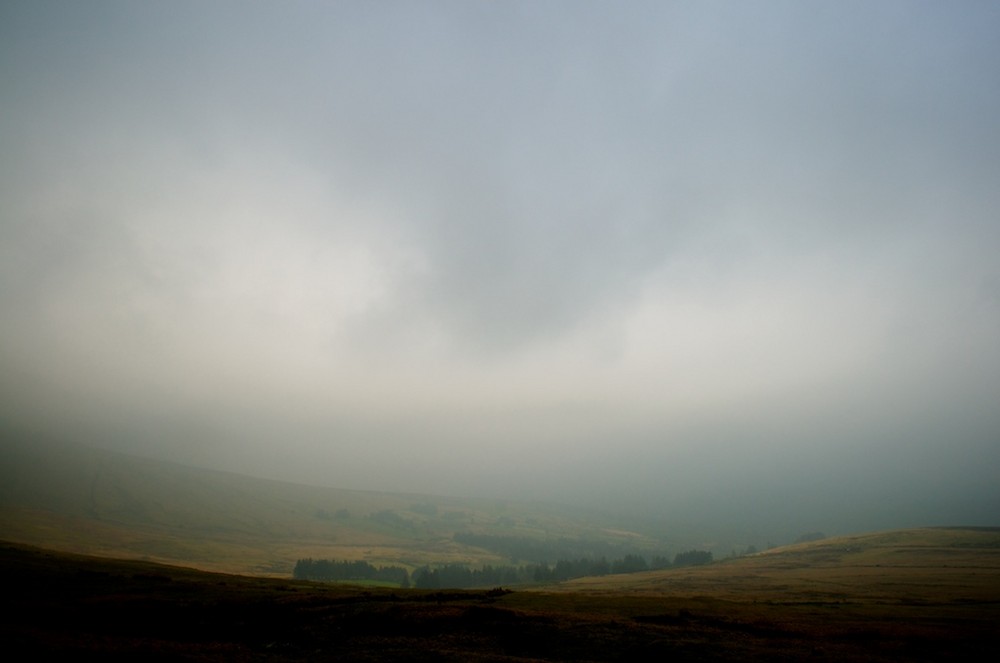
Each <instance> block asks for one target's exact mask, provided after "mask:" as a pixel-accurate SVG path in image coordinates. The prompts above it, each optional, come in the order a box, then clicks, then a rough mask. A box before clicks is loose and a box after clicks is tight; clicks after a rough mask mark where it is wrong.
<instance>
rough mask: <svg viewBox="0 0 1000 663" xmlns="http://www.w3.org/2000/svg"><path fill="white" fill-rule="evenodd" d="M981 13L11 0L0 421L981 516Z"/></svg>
mask: <svg viewBox="0 0 1000 663" xmlns="http://www.w3.org/2000/svg"><path fill="white" fill-rule="evenodd" d="M997 34H1000V5H998V4H997V3H990V2H976V1H971V0H970V1H963V2H921V1H908V2H893V1H886V2H877V3H873V2H867V1H865V2H852V1H844V2H819V1H817V2H781V1H778V0H774V1H760V2H736V1H731V2H713V1H706V2H666V1H663V2H659V1H658V2H628V3H612V2H560V1H555V0H553V1H549V2H513V1H512V2H468V1H465V2H443V1H440V2H438V1H432V2H390V1H387V2H377V3H371V2H296V1H292V2H280V3H278V2H274V3H268V2H224V1H209V2H201V1H199V2H187V1H184V0H179V1H171V2H109V1H106V0H95V1H94V2H87V3H80V2H68V1H67V2H55V1H48V0H41V1H31V2H20V1H8V2H4V3H3V4H2V5H0V421H2V422H3V423H4V425H5V426H7V427H8V428H12V429H17V430H29V431H36V432H40V433H44V434H46V435H49V436H55V437H59V438H62V439H69V440H73V441H79V442H82V443H86V444H93V445H98V446H102V447H106V448H111V449H118V450H125V451H130V452H132V453H137V454H141V455H148V456H152V457H157V458H164V459H169V460H172V461H176V462H182V463H186V464H191V465H199V466H206V467H215V468H221V469H226V470H231V471H236V472H241V473H246V474H253V475H258V476H268V477H274V478H281V479H290V480H296V481H304V482H308V483H316V484H324V485H334V486H340V487H345V488H366V489H374V490H394V491H409V492H423V493H434V494H455V495H489V496H505V497H513V498H527V499H545V500H555V501H563V502H577V503H594V504H615V505H619V506H620V507H621V508H624V509H631V510H634V511H642V512H649V513H662V514H669V515H671V516H672V517H677V518H681V517H686V518H696V517H699V515H698V514H703V513H704V514H707V513H713V514H716V515H718V516H719V517H726V518H731V519H734V520H740V519H752V518H762V517H764V515H766V516H767V517H770V518H772V519H781V518H791V519H795V518H799V520H801V522H802V523H803V524H805V523H806V522H809V523H815V525H816V526H817V527H816V528H820V529H821V528H822V527H823V526H824V523H825V526H826V527H827V528H828V529H831V530H836V529H837V528H838V527H841V528H850V527H855V528H857V527H862V528H863V527H874V526H909V525H920V524H954V523H956V522H962V523H967V524H994V525H995V524H998V523H997V514H1000V469H998V468H1000V407H998V406H1000V258H998V256H1000V119H998V118H1000V41H998V40H997V39H996V35H997ZM803 513H808V514H809V515H808V517H805V516H802V515H801V514H803ZM796 514H797V515H796ZM796 522H798V521H796Z"/></svg>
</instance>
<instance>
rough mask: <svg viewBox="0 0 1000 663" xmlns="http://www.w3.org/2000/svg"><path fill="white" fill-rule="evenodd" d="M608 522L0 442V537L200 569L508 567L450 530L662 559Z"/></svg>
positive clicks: (639, 537)
mask: <svg viewBox="0 0 1000 663" xmlns="http://www.w3.org/2000/svg"><path fill="white" fill-rule="evenodd" d="M602 521H603V522H602ZM614 524H615V525H618V527H615V528H612V527H611V525H612V523H611V521H610V520H608V519H607V518H606V517H602V516H601V514H595V513H592V512H584V511H582V510H574V509H570V508H566V507H557V506H552V505H541V504H524V503H517V502H508V501H498V500H473V499H459V498H446V497H435V496H420V495H400V494H390V493H378V492H366V491H350V490H337V489H334V488H321V487H314V486H303V485H298V484H292V483H285V482H280V481H270V480H265V479H257V478H251V477H246V476H241V475H237V474H231V473H226V472H218V471H211V470H203V469H195V468H189V467H183V466H179V465H174V464H170V463H166V462H162V461H155V460H149V459H145V458H138V457H133V456H128V455H124V454H119V453H114V452H109V451H103V450H98V449H92V448H86V447H80V446H74V445H52V444H46V445H28V444H20V443H5V444H2V445H0V538H2V539H6V540H10V541H19V542H23V543H28V544H33V545H40V546H45V547H48V548H53V549H58V550H65V551H71V552H80V553H87V554H96V555H104V556H116V557H131V558H143V559H149V560H157V561H163V562H172V563H182V564H186V565H190V566H195V567H198V568H203V569H207V570H218V571H227V572H234V573H256V574H272V575H284V576H287V575H289V574H290V573H291V570H292V566H293V565H294V563H295V560H296V559H299V558H303V557H314V558H333V559H345V560H353V559H366V560H368V561H370V562H372V563H383V564H402V565H406V566H410V567H413V566H417V565H420V564H425V563H430V562H435V563H442V562H462V563H470V564H483V563H490V564H497V563H510V561H511V560H510V558H509V555H501V554H500V553H499V552H496V551H492V552H491V551H489V550H485V549H483V548H478V547H474V546H468V545H462V544H459V543H458V542H456V541H455V540H454V535H455V533H456V532H475V533H487V534H490V535H493V536H502V537H509V538H511V539H522V538H523V539H534V540H559V539H564V540H571V541H592V542H596V544H600V545H601V546H604V547H605V548H607V549H608V550H621V551H622V552H623V553H625V552H634V551H644V550H645V551H658V550H661V549H662V544H661V543H660V542H659V541H657V540H655V539H654V538H651V537H650V536H649V535H648V534H644V533H641V532H638V531H626V530H623V529H621V528H620V524H619V523H614Z"/></svg>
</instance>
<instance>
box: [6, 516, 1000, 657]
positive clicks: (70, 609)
mask: <svg viewBox="0 0 1000 663" xmlns="http://www.w3.org/2000/svg"><path fill="white" fill-rule="evenodd" d="M998 542H1000V533H998V532H996V531H982V530H963V529H942V530H908V531H903V532H892V533H884V534H874V535H866V536H859V537H849V538H844V539H837V540H833V541H827V542H818V543H813V544H805V545H803V546H796V547H789V548H786V549H784V550H779V551H775V552H773V553H769V554H764V555H760V556H758V557H754V558H745V559H740V560H733V561H731V562H725V563H718V564H714V565H711V566H708V567H703V568H699V569H691V570H673V571H666V572H657V573H650V574H639V575H637V576H634V577H633V576H608V577H604V578H600V579H587V580H579V581H575V582H572V583H566V584H564V585H561V586H557V587H547V588H537V589H533V590H531V591H521V590H518V591H514V592H505V591H489V590H481V591H471V590H470V591H451V590H441V591H429V590H390V589H381V588H373V587H352V586H346V585H323V584H316V583H307V582H297V581H291V580H278V579H273V578H259V577H245V576H232V575H221V574H210V573H204V572H200V571H194V570H190V569H182V568H177V567H167V566H160V565H156V564H152V563H148V562H141V561H115V560H107V559H95V558H87V557H82V556H76V555H68V554H66V553H55V552H52V551H44V550H39V549H32V548H27V547H25V546H21V545H14V544H6V545H0V563H2V569H3V572H4V576H5V578H6V579H7V583H6V584H7V587H6V588H5V592H3V593H2V594H0V608H2V609H3V611H4V614H5V615H8V617H7V618H6V619H5V620H4V621H3V623H2V626H0V637H3V638H4V641H5V643H6V645H7V647H8V648H11V649H12V650H19V651H29V652H32V656H33V657H36V656H37V657H43V658H44V657H47V656H55V657H58V658H68V657H71V656H72V657H74V658H75V657H78V656H95V657H97V656H99V657H102V658H129V659H132V658H143V659H146V658H154V659H155V658H158V659H160V660H164V659H169V660H178V659H187V660H202V661H210V660H227V661H228V660H244V661H253V660H276V661H296V660H317V659H320V660H352V661H404V660H405V661H417V660H426V661H557V660H574V661H635V660H652V659H657V660H672V661H675V660H681V661H712V660H759V661H798V660H810V661H814V660H831V661H911V660H912V661H934V660H941V661H944V660H996V656H997V655H998V654H1000V644H998V642H1000V641H998V635H997V633H998V630H997V626H998V624H1000V565H998V564H997V549H998V545H997V544H998ZM845 544H849V545H845ZM847 548H850V549H849V550H848V549H847ZM838 551H839V552H838ZM887 562H889V565H888V566H886V565H885V564H886V563H887ZM871 569H876V570H879V571H871ZM640 576H641V577H640Z"/></svg>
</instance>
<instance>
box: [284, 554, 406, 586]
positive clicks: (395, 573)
mask: <svg viewBox="0 0 1000 663" xmlns="http://www.w3.org/2000/svg"><path fill="white" fill-rule="evenodd" d="M292 577H293V578H295V579H297V580H321V581H327V582H329V581H337V580H341V581H351V580H368V581H377V582H390V583H395V584H397V585H399V586H400V587H409V586H410V573H409V571H407V570H406V569H405V568H403V567H402V566H379V567H375V566H372V565H371V564H369V563H368V562H359V561H355V562H338V561H334V560H332V559H300V560H299V561H297V562H296V563H295V569H294V570H293V571H292Z"/></svg>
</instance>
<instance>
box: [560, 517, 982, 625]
mask: <svg viewBox="0 0 1000 663" xmlns="http://www.w3.org/2000/svg"><path fill="white" fill-rule="evenodd" d="M563 588H564V589H565V590H566V591H588V592H601V591H612V592H628V593H634V594H649V595H658V594H670V595H671V596H688V597H693V596H702V595H710V596H713V597H717V598H721V599H725V600H727V601H740V602H778V603H787V604H796V603H797V604H803V605H805V604H817V605H818V604H828V605H833V604H837V603H839V602H843V601H852V602H867V603H896V604H908V605H916V604H924V603H962V604H977V603H981V604H984V605H991V606H993V608H994V609H995V608H996V607H997V606H998V605H1000V528H987V527H934V528H921V529H909V530H898V531H889V532H875V533H869V534H858V535H853V536H842V537H833V538H829V539H823V540H820V541H812V542H809V543H802V544H797V545H791V546H784V547H781V548H775V549H773V550H769V551H766V552H762V553H757V554H755V555H750V556H747V557H741V558H738V559H729V560H724V561H721V562H717V563H715V564H710V565H707V566H696V567H688V568H682V569H670V570H664V571H651V572H646V573H633V574H628V575H619V576H604V577H600V578H581V579H578V580H572V581H569V582H567V583H565V584H564V585H563Z"/></svg>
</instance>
